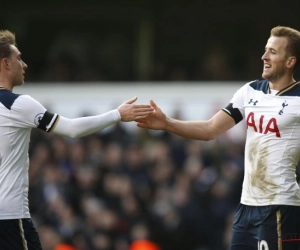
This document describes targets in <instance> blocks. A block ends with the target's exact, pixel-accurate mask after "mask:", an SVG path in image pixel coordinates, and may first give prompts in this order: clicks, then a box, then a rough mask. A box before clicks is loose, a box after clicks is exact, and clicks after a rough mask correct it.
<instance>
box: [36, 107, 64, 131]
mask: <svg viewBox="0 0 300 250" xmlns="http://www.w3.org/2000/svg"><path fill="white" fill-rule="evenodd" d="M58 119H59V115H57V114H52V113H50V112H48V111H46V112H45V113H44V114H38V115H37V116H36V117H35V119H34V123H35V124H36V125H37V128H39V129H41V130H44V131H46V132H50V131H52V130H53V129H54V128H55V126H56V124H57V122H58Z"/></svg>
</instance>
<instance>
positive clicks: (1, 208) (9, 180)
mask: <svg viewBox="0 0 300 250" xmlns="http://www.w3.org/2000/svg"><path fill="white" fill-rule="evenodd" d="M57 119H58V115H57V114H51V113H49V112H47V111H46V109H45V108H44V107H43V106H42V105H41V104H40V103H39V102H37V101H36V100H34V99H33V98H31V97H30V96H28V95H18V94H14V93H12V92H10V91H8V90H6V89H4V88H3V87H0V219H18V218H29V217H30V213H29V206H28V167H29V158H28V148H29V141H30V133H31V129H32V128H37V127H38V128H40V129H42V130H45V131H50V130H51V129H52V128H53V126H54V125H55V123H56V121H57Z"/></svg>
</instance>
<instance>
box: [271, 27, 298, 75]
mask: <svg viewBox="0 0 300 250" xmlns="http://www.w3.org/2000/svg"><path fill="white" fill-rule="evenodd" d="M271 36H277V37H286V38H287V40H288V45H287V48H286V52H287V55H288V56H295V57H296V59H297V60H296V65H295V68H294V70H295V69H296V68H298V66H299V65H300V32H299V31H298V30H296V29H292V28H290V27H285V26H277V27H274V28H273V29H272V30H271Z"/></svg>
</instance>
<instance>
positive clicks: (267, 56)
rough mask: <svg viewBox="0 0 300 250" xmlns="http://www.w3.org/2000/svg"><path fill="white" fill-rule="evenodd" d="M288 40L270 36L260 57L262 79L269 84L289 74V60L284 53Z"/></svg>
mask: <svg viewBox="0 0 300 250" xmlns="http://www.w3.org/2000/svg"><path fill="white" fill-rule="evenodd" d="M287 45H288V40H287V38H286V37H277V36H271V37H270V38H269V40H268V42H267V45H266V48H265V53H264V54H263V56H262V58H261V59H262V60H263V62H264V68H263V73H262V77H263V78H264V79H266V80H268V81H270V82H276V81H278V80H280V79H281V78H283V77H284V76H286V75H287V73H288V72H289V69H290V66H289V60H290V58H289V57H288V55H287V53H286V48H287Z"/></svg>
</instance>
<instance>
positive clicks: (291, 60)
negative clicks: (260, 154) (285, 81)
mask: <svg viewBox="0 0 300 250" xmlns="http://www.w3.org/2000/svg"><path fill="white" fill-rule="evenodd" d="M296 61H297V59H296V57H295V56H291V57H289V58H288V60H287V65H286V66H287V67H288V68H292V67H294V66H295V64H296Z"/></svg>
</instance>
